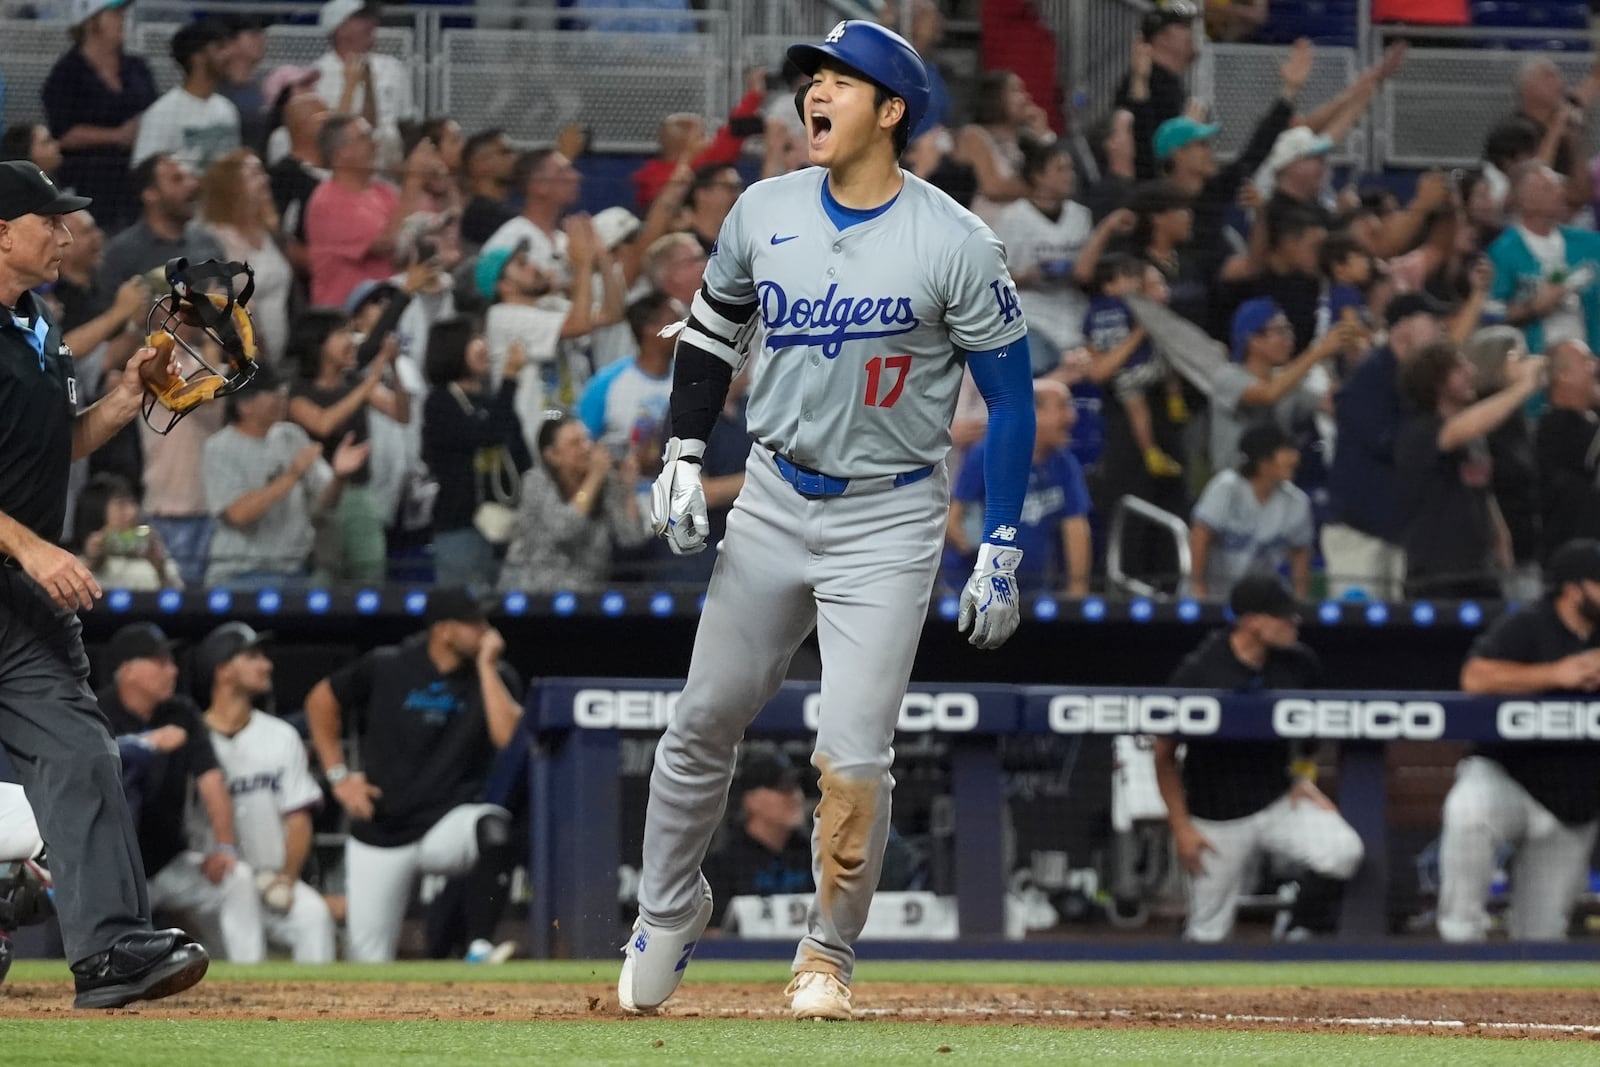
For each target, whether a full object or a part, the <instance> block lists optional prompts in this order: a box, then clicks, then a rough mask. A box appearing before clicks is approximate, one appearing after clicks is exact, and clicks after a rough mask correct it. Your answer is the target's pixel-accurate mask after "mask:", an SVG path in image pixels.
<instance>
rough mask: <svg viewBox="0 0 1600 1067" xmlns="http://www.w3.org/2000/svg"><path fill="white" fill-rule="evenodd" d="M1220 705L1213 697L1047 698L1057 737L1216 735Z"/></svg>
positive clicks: (1154, 695) (1116, 694)
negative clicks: (1083, 735)
mask: <svg viewBox="0 0 1600 1067" xmlns="http://www.w3.org/2000/svg"><path fill="white" fill-rule="evenodd" d="M1221 724H1222V705H1221V704H1219V703H1217V699H1216V698H1215V697H1202V696H1166V695H1164V694H1150V695H1147V696H1135V695H1134V694H1132V693H1126V694H1124V693H1110V694H1108V693H1101V694H1098V695H1095V696H1058V697H1052V698H1050V731H1051V732H1052V733H1057V734H1192V735H1197V736H1199V735H1205V734H1214V733H1216V732H1217V727H1219V726H1220V725H1221Z"/></svg>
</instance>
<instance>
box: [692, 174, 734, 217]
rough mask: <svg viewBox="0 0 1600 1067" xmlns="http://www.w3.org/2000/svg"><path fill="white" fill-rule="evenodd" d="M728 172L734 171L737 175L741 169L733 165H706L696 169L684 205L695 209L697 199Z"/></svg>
mask: <svg viewBox="0 0 1600 1067" xmlns="http://www.w3.org/2000/svg"><path fill="white" fill-rule="evenodd" d="M727 170H731V171H733V172H734V174H735V175H737V174H738V173H739V168H738V167H736V166H734V165H733V164H732V163H706V164H703V165H702V166H699V167H696V168H695V169H694V180H693V181H691V182H690V183H689V193H688V195H687V196H686V197H685V198H684V203H685V204H687V205H688V206H689V207H690V208H693V207H694V204H695V197H696V196H698V195H699V194H700V193H702V192H704V191H705V190H707V189H709V188H711V186H713V185H715V184H716V181H717V176H718V175H719V174H721V173H722V172H723V171H727Z"/></svg>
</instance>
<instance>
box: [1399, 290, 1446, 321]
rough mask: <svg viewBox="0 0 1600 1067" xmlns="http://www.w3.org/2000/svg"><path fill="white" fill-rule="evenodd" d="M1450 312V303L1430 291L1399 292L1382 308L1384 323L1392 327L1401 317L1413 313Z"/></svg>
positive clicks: (1440, 314) (1438, 313) (1436, 313)
mask: <svg viewBox="0 0 1600 1067" xmlns="http://www.w3.org/2000/svg"><path fill="white" fill-rule="evenodd" d="M1448 314H1450V305H1448V304H1446V303H1444V302H1443V301H1442V300H1440V299H1438V298H1437V297H1435V296H1433V295H1432V294H1430V293H1425V292H1419V293H1401V294H1400V295H1399V296H1397V297H1395V298H1394V299H1393V300H1391V301H1389V304H1388V306H1387V307H1385V308H1384V309H1383V321H1384V325H1386V326H1388V327H1389V328H1390V329H1393V328H1394V327H1395V326H1396V325H1398V324H1399V323H1400V321H1401V320H1403V319H1409V318H1410V317H1411V316H1413V315H1438V316H1441V317H1442V316H1445V315H1448Z"/></svg>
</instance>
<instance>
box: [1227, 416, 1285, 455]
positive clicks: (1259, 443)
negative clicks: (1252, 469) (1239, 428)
mask: <svg viewBox="0 0 1600 1067" xmlns="http://www.w3.org/2000/svg"><path fill="white" fill-rule="evenodd" d="M1293 447H1294V442H1293V441H1292V440H1290V439H1289V435H1288V434H1287V433H1284V431H1283V427H1281V426H1279V425H1278V424H1277V423H1276V422H1258V423H1256V424H1255V425H1254V426H1251V427H1250V428H1249V429H1247V430H1245V431H1244V433H1242V434H1240V435H1239V451H1240V453H1241V454H1242V455H1243V456H1244V458H1245V462H1246V463H1260V462H1261V461H1262V460H1264V459H1271V458H1272V456H1273V455H1274V454H1275V453H1276V452H1277V451H1278V450H1279V449H1280V448H1293Z"/></svg>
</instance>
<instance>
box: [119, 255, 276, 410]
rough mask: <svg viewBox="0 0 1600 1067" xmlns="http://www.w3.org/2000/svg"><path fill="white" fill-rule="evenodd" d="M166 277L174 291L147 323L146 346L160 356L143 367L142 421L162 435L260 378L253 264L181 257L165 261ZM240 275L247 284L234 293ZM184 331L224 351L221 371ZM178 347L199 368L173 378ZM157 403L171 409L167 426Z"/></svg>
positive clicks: (159, 302) (160, 299)
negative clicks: (160, 421) (250, 306)
mask: <svg viewBox="0 0 1600 1067" xmlns="http://www.w3.org/2000/svg"><path fill="white" fill-rule="evenodd" d="M166 275H167V284H168V285H169V286H171V291H170V292H167V293H164V294H162V295H161V296H159V297H157V298H156V302H155V303H154V304H153V305H152V306H151V308H150V315H149V318H148V319H147V320H146V323H145V326H146V330H147V331H148V333H147V337H146V343H147V344H149V345H150V347H152V348H154V349H155V350H156V353H157V356H156V358H155V359H153V360H151V361H150V362H149V363H147V364H145V369H144V379H145V385H146V386H147V387H148V388H147V389H146V391H145V398H144V420H145V422H147V423H149V424H150V428H151V429H152V430H155V431H156V432H157V433H160V434H166V433H170V432H171V431H172V428H173V427H174V426H176V425H178V423H179V422H181V421H183V417H184V416H185V415H187V414H189V412H191V411H193V410H194V409H195V408H196V407H198V406H199V405H201V404H204V403H206V402H207V401H209V400H215V399H217V398H218V397H223V396H229V395H231V394H233V393H237V392H238V391H239V390H240V389H243V388H244V387H245V386H246V385H248V384H250V381H251V379H252V378H254V377H255V375H256V330H255V325H254V324H253V323H252V322H251V321H250V313H249V312H248V311H246V310H245V304H247V303H249V301H250V297H251V295H252V294H254V293H255V291H256V276H255V271H253V270H251V269H250V265H249V264H248V263H224V262H222V261H221V260H216V259H208V260H206V261H205V262H204V263H196V264H194V265H193V266H191V265H190V264H189V261H188V260H187V259H183V258H181V257H180V258H178V259H172V260H168V261H167V268H166ZM240 276H243V277H244V285H243V286H242V287H240V288H238V289H237V290H236V289H235V288H234V280H235V279H236V278H238V277H240ZM184 326H193V327H198V328H200V329H201V330H202V331H204V333H205V336H206V339H207V340H208V341H210V342H212V343H214V344H215V345H216V346H217V347H218V348H219V349H221V351H222V357H223V358H222V360H221V362H222V364H223V365H222V366H220V367H218V366H215V365H213V364H212V362H211V361H210V360H209V359H207V358H206V354H205V351H204V349H205V348H206V347H208V346H204V345H202V346H201V347H200V348H196V347H195V346H194V345H192V344H190V343H189V342H188V341H186V340H184V338H183V337H182V336H181V335H180V333H179V329H180V328H181V327H184ZM179 348H181V349H182V350H183V351H185V352H187V353H188V354H189V355H190V356H192V357H194V360H195V362H197V363H199V364H200V369H198V370H196V371H193V372H192V373H190V374H188V375H169V374H168V373H167V363H168V362H169V361H170V360H171V359H172V356H173V353H174V351H175V350H177V349H179ZM157 404H160V405H161V406H162V407H163V408H165V409H166V410H167V413H168V418H167V419H166V422H165V425H157V424H156V422H155V421H154V420H153V419H152V418H151V416H152V415H153V414H154V412H155V408H156V405H157Z"/></svg>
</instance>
